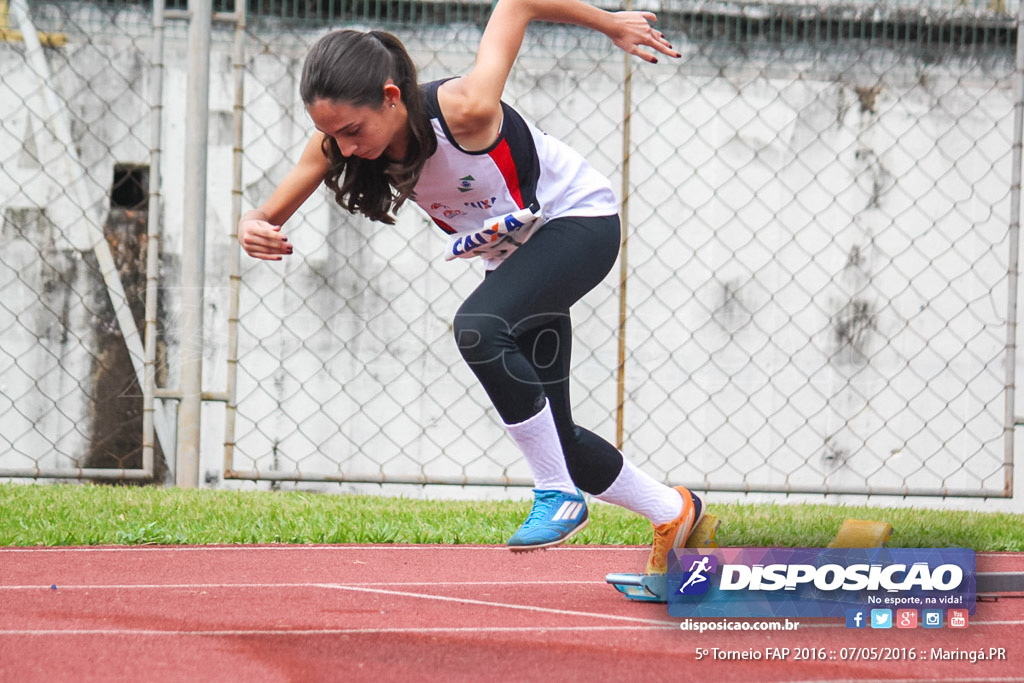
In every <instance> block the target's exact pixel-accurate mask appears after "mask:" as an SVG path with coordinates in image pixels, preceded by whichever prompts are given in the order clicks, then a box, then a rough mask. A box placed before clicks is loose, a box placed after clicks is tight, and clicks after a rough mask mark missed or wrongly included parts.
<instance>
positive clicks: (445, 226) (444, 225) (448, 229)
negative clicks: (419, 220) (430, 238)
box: [431, 217, 455, 235]
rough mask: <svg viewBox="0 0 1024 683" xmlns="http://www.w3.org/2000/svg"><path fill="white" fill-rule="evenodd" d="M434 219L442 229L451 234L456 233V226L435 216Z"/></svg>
mask: <svg viewBox="0 0 1024 683" xmlns="http://www.w3.org/2000/svg"><path fill="white" fill-rule="evenodd" d="M431 218H433V217H431ZM433 220H434V222H435V223H437V227H439V228H441V229H442V230H444V231H445V232H446V233H448V234H449V235H454V234H455V228H453V227H452V226H450V225H448V224H447V223H445V222H444V221H442V220H440V219H438V218H434V219H433Z"/></svg>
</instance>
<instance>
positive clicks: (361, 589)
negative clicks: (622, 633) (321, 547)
mask: <svg viewBox="0 0 1024 683" xmlns="http://www.w3.org/2000/svg"><path fill="white" fill-rule="evenodd" d="M324 587H325V588H334V589H337V590H343V591H352V592H357V593H375V594H378V595H394V596H398V597H403V598H418V599H420V600H437V601H440V602H457V603H460V604H463V605H480V606H482V607H501V608H503V609H512V610H524V611H527V612H543V613H545V614H558V615H562V616H568V617H587V618H590V619H614V620H619V621H633V622H639V623H642V624H660V625H671V626H674V627H676V628H679V622H676V621H666V620H664V619H641V618H639V617H630V616H625V615H618V614H602V613H601V612H578V611H576V610H566V609H555V608H553V607H535V606H532V605H516V604H509V603H506V602H491V601H489V600H474V599H472V598H452V597H448V596H446V595H430V594H428V593H409V592H407V591H392V590H385V589H382V588H368V587H365V586H351V585H342V584H325V585H324Z"/></svg>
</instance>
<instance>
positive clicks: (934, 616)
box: [921, 609, 942, 628]
mask: <svg viewBox="0 0 1024 683" xmlns="http://www.w3.org/2000/svg"><path fill="white" fill-rule="evenodd" d="M921 626H924V627H925V628H942V610H940V609H925V610H921Z"/></svg>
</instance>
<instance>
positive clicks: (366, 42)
mask: <svg viewBox="0 0 1024 683" xmlns="http://www.w3.org/2000/svg"><path fill="white" fill-rule="evenodd" d="M388 79H391V81H392V82H393V83H394V84H395V85H396V86H398V89H399V90H400V91H401V93H402V104H404V105H405V108H406V111H407V112H408V115H409V131H410V135H409V145H408V149H407V150H406V157H405V159H402V160H399V161H391V160H388V159H386V158H385V157H384V156H381V157H379V158H377V159H360V158H359V157H354V156H353V157H346V156H343V155H342V154H341V150H340V149H338V145H337V143H336V142H335V141H334V138H331V137H325V138H324V143H323V151H324V156H326V157H327V160H328V163H329V167H328V171H327V176H326V177H325V178H324V184H325V185H327V187H329V188H330V189H331V191H333V192H334V198H335V200H336V201H337V202H338V204H340V205H341V206H343V207H344V208H345V209H347V210H348V211H350V212H352V213H361V214H363V215H365V216H366V217H367V218H370V219H372V220H375V221H381V222H383V223H388V224H393V223H394V222H395V218H394V215H393V214H394V212H395V211H397V210H398V208H399V207H400V206H401V205H402V204H403V203H404V202H405V200H406V199H409V198H410V197H413V188H415V186H416V182H417V181H418V180H419V177H420V171H422V170H423V165H424V164H425V163H426V161H427V159H428V158H429V157H430V155H431V154H433V153H434V149H435V148H436V146H437V140H436V139H435V137H434V132H433V129H432V128H431V126H430V120H429V118H428V117H427V113H426V110H425V105H424V101H423V95H422V94H421V93H420V89H419V84H418V83H417V81H416V66H415V65H414V64H413V61H412V58H411V57H410V56H409V53H408V52H407V51H406V49H405V46H404V45H402V43H401V41H400V40H398V38H395V37H394V36H393V35H391V34H390V33H385V32H383V31H370V32H368V33H363V32H360V31H352V30H342V31H334V32H332V33H329V34H327V35H326V36H324V37H323V38H321V39H320V40H318V41H317V42H316V44H315V45H313V47H312V48H311V49H310V51H309V53H308V54H307V55H306V61H305V64H304V65H303V67H302V81H301V83H300V85H299V94H300V95H301V96H302V101H303V103H305V105H306V106H307V107H308V106H309V105H311V104H312V103H313V102H315V101H317V100H321V99H323V100H328V101H331V102H345V103H347V104H350V105H352V106H356V107H364V106H365V107H374V108H380V107H382V106H383V105H384V85H385V84H386V83H387V80H388Z"/></svg>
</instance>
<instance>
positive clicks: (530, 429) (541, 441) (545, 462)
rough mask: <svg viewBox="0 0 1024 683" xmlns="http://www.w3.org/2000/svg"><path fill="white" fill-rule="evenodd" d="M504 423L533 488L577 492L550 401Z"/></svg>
mask: <svg viewBox="0 0 1024 683" xmlns="http://www.w3.org/2000/svg"><path fill="white" fill-rule="evenodd" d="M505 427H506V429H508V433H509V434H511V435H512V438H513V439H514V440H515V442H516V443H517V444H518V445H519V450H521V451H522V452H523V457H525V458H526V463H527V464H528V465H529V466H530V471H531V472H532V473H533V482H534V486H535V487H536V488H538V489H547V490H556V491H564V492H565V493H576V485H575V484H573V483H572V477H570V476H569V468H568V466H567V465H566V464H565V453H563V452H562V442H561V441H559V440H558V430H557V429H556V428H555V418H554V416H553V415H552V414H551V405H550V404H549V403H548V401H547V400H546V399H545V401H544V407H543V408H542V409H541V411H540V412H539V413H537V414H536V415H534V416H533V417H531V418H529V419H528V420H525V421H524V422H519V423H517V424H512V425H505ZM676 495H678V494H676Z"/></svg>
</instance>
